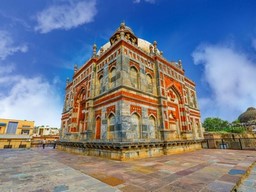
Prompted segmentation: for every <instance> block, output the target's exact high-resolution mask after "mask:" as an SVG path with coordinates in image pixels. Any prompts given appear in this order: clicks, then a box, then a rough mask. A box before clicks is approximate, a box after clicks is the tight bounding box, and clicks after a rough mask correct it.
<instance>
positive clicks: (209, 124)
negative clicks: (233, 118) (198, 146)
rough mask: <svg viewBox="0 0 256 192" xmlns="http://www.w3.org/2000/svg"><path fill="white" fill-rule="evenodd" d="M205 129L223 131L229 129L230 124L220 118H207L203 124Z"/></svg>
mask: <svg viewBox="0 0 256 192" xmlns="http://www.w3.org/2000/svg"><path fill="white" fill-rule="evenodd" d="M203 127H204V128H205V130H206V131H221V130H224V129H225V128H227V127H229V123H228V121H225V120H222V119H220V118H218V117H207V118H206V119H205V120H204V122H203Z"/></svg>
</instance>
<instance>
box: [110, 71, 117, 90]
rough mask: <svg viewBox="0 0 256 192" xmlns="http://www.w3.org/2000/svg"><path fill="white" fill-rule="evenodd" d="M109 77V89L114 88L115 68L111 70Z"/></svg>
mask: <svg viewBox="0 0 256 192" xmlns="http://www.w3.org/2000/svg"><path fill="white" fill-rule="evenodd" d="M109 77H110V88H114V87H115V86H116V68H112V69H111V71H110V74H109Z"/></svg>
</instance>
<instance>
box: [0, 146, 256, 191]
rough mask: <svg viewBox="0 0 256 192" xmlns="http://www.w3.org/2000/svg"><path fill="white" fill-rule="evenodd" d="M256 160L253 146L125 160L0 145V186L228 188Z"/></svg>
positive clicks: (14, 188) (6, 188) (41, 188)
mask: <svg viewBox="0 0 256 192" xmlns="http://www.w3.org/2000/svg"><path fill="white" fill-rule="evenodd" d="M255 161H256V151H239V150H215V149H203V150H199V151H195V152H188V153H183V154H177V155H169V156H161V157H155V158H147V159H141V160H134V161H127V162H120V161H113V160H108V159H103V158H98V157H89V156H83V155H74V154H71V153H66V152H63V151H59V150H54V149H52V148H46V149H44V150H43V149H41V148H39V149H31V150H0V191H1V192H4V191H15V192H16V191H37V192H39V191H41V192H44V191H55V192H60V191H75V192H76V191H86V190H87V191H104V192H105V191H118V190H120V191H127V192H130V191H132V192H136V191H163V192H165V191H166V192H167V191H168V192H170V191H172V192H185V191H186V192H187V191H192V192H193V191H194V192H199V191H200V192H229V191H231V190H232V189H233V188H234V186H235V185H236V183H237V182H239V181H240V179H241V177H242V176H243V174H245V172H246V170H247V168H248V167H249V166H250V165H251V164H252V163H253V162H255ZM94 178H95V179H94ZM96 179H97V180H96Z"/></svg>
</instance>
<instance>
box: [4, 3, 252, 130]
mask: <svg viewBox="0 0 256 192" xmlns="http://www.w3.org/2000/svg"><path fill="white" fill-rule="evenodd" d="M255 9H256V2H255V1H253V0H247V1H242V0H222V1H221V0H194V1H188V0H101V1H100V0H87V1H85V0H84V1H79V0H37V1H34V0H24V1H19V0H1V2H0V117H1V118H14V119H26V120H34V121H35V124H36V125H50V126H56V127H60V117H61V112H62V105H63V100H64V90H65V81H66V78H67V77H70V78H72V75H73V66H74V64H75V63H76V64H78V66H81V65H82V64H83V63H84V62H85V61H86V60H87V59H89V58H90V57H91V54H92V45H93V44H94V43H96V44H97V46H98V48H100V47H101V46H102V45H103V44H105V43H106V42H107V41H108V39H109V37H110V36H111V35H112V34H113V32H114V31H115V30H116V29H117V27H118V26H119V25H120V23H121V22H122V21H125V23H126V25H128V26H130V27H131V28H132V29H133V31H134V33H135V34H136V35H137V36H138V37H140V38H142V39H145V40H147V41H149V42H153V41H154V40H156V41H157V42H158V48H159V49H160V50H161V51H163V53H164V57H165V58H167V59H168V60H170V61H177V60H179V59H181V60H182V62H183V66H184V68H185V72H186V75H187V76H188V77H189V78H190V79H192V80H193V81H195V82H196V85H197V96H198V101H199V105H200V109H201V114H202V120H203V119H204V118H205V117H209V116H210V117H220V118H222V119H225V120H228V121H233V120H235V119H236V118H237V117H238V115H239V114H240V113H242V112H243V111H245V110H246V109H247V107H249V106H254V107H256V54H255V53H256V12H255Z"/></svg>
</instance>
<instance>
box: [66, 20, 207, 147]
mask: <svg viewBox="0 0 256 192" xmlns="http://www.w3.org/2000/svg"><path fill="white" fill-rule="evenodd" d="M61 121H62V133H61V140H63V141H70V142H71V141H72V142H74V141H79V142H80V141H81V142H83V141H84V142H131V143H132V142H157V141H159V142H160V141H187V140H194V141H195V140H200V139H202V138H203V130H202V127H201V122H200V111H199V108H198V103H197V97H196V90H195V83H194V82H193V81H191V80H190V79H188V78H187V77H186V76H185V72H184V70H183V67H182V63H181V61H178V62H177V63H176V62H169V61H167V60H166V59H165V58H164V57H163V55H162V52H160V51H159V50H158V48H157V43H156V42H154V43H153V44H150V43H149V42H147V41H145V40H143V39H140V38H138V37H136V36H135V34H134V33H133V31H132V30H131V29H130V28H129V27H127V26H125V24H124V23H122V24H121V25H120V27H119V28H118V29H117V30H116V32H115V33H114V34H113V36H112V37H111V38H110V41H109V42H108V43H106V44H105V45H104V46H102V47H101V48H100V50H99V51H98V52H97V47H96V45H94V46H93V55H92V58H91V59H89V60H88V61H87V62H86V63H85V64H84V65H83V66H81V67H80V68H79V69H78V67H77V66H75V69H74V75H73V78H72V81H67V86H66V96H65V103H64V110H63V113H62V119H61Z"/></svg>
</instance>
